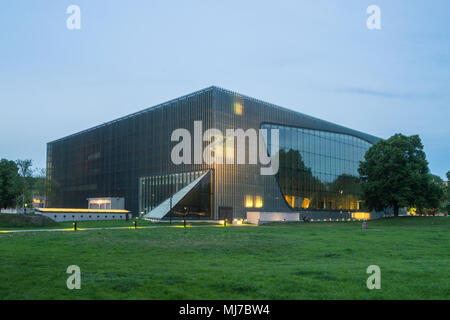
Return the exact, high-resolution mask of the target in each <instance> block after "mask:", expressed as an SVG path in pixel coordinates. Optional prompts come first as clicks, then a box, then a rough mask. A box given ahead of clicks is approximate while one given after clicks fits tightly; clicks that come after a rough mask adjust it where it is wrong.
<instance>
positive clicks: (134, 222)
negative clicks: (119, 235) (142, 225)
mask: <svg viewBox="0 0 450 320" xmlns="http://www.w3.org/2000/svg"><path fill="white" fill-rule="evenodd" d="M133 225H134V228H135V229H137V222H136V220H134V221H133Z"/></svg>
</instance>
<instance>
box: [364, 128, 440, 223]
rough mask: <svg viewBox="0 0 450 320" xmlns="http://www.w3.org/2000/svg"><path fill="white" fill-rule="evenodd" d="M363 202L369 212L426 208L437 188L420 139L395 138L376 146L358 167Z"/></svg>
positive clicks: (380, 142)
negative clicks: (432, 183)
mask: <svg viewBox="0 0 450 320" xmlns="http://www.w3.org/2000/svg"><path fill="white" fill-rule="evenodd" d="M358 171H359V174H360V182H361V189H362V198H363V199H364V201H365V205H366V206H367V207H368V208H369V209H370V210H377V211H383V210H386V209H387V208H393V209H394V215H395V216H396V217H397V216H398V214H399V210H400V208H402V207H419V208H425V207H427V206H428V205H429V204H430V203H432V202H433V199H431V198H430V194H431V193H432V191H433V190H435V189H433V188H434V187H433V186H431V185H430V184H431V181H432V179H431V178H430V176H429V169H428V162H427V160H426V157H425V152H424V151H423V145H422V142H421V140H420V138H419V136H418V135H413V136H410V137H408V136H405V135H402V134H395V135H394V136H392V137H390V138H389V139H387V140H380V141H378V142H377V143H376V144H374V145H373V146H372V147H371V148H370V149H369V150H368V151H367V152H366V155H365V161H362V162H361V163H360V166H359V169H358Z"/></svg>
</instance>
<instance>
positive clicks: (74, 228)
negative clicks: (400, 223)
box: [72, 221, 77, 231]
mask: <svg viewBox="0 0 450 320" xmlns="http://www.w3.org/2000/svg"><path fill="white" fill-rule="evenodd" d="M72 224H73V231H77V223H76V222H75V221H74V222H73V223H72Z"/></svg>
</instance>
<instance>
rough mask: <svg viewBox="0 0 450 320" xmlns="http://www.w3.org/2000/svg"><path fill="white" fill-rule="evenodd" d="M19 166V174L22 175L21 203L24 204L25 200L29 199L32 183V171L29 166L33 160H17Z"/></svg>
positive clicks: (28, 200)
mask: <svg viewBox="0 0 450 320" xmlns="http://www.w3.org/2000/svg"><path fill="white" fill-rule="evenodd" d="M16 163H17V166H18V167H19V175H20V176H21V177H22V203H21V204H22V205H23V206H25V204H26V203H27V202H30V201H31V192H30V190H31V188H32V183H33V171H32V169H31V166H32V165H33V161H32V160H30V159H25V160H17V161H16Z"/></svg>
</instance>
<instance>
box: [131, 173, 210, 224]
mask: <svg viewBox="0 0 450 320" xmlns="http://www.w3.org/2000/svg"><path fill="white" fill-rule="evenodd" d="M206 172H207V171H192V172H179V173H171V174H163V175H154V176H151V177H142V178H140V183H139V185H140V187H139V208H140V213H141V215H145V214H147V213H149V212H150V211H152V210H153V209H155V208H156V207H157V206H158V205H160V204H161V203H162V202H163V201H164V200H166V199H168V198H169V197H171V196H173V195H174V194H175V193H177V192H178V191H180V190H181V189H182V188H184V187H186V186H187V185H189V184H190V183H191V182H193V181H194V180H196V179H197V178H199V177H200V176H202V175H203V174H204V173H206ZM211 194H212V193H211V176H210V174H208V175H206V176H205V177H204V178H203V179H202V181H201V182H200V183H199V185H198V186H196V187H195V188H194V189H193V190H192V191H191V192H190V193H189V194H188V196H187V197H186V198H184V199H183V200H182V201H181V202H180V203H178V204H176V205H174V207H173V210H172V212H171V213H172V214H169V215H167V217H166V218H168V219H170V218H174V217H176V216H185V215H186V216H189V218H197V219H202V218H205V219H206V218H208V219H211V218H212V217H211V212H212V210H211V202H212V198H211Z"/></svg>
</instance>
